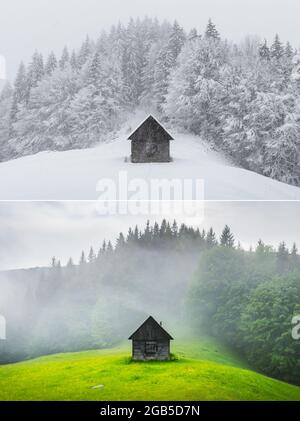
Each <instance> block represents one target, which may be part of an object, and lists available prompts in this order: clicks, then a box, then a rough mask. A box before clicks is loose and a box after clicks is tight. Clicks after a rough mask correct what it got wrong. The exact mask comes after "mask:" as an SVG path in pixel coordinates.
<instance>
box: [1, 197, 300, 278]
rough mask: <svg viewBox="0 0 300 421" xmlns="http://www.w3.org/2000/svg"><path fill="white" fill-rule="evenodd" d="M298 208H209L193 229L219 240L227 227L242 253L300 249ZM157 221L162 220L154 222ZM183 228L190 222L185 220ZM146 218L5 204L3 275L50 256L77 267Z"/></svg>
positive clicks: (82, 207) (83, 206)
mask: <svg viewBox="0 0 300 421" xmlns="http://www.w3.org/2000/svg"><path fill="white" fill-rule="evenodd" d="M299 214H300V202H276V203H275V202H206V203H205V209H204V217H203V218H202V215H203V214H202V213H201V214H200V217H199V219H194V220H192V222H193V225H194V226H199V227H200V228H205V229H207V228H209V227H210V226H213V227H214V228H215V230H216V232H217V233H218V235H219V234H220V232H221V230H222V229H223V227H224V225H225V224H229V225H230V226H231V227H232V230H233V232H234V234H235V236H236V238H237V239H239V240H240V241H241V243H242V244H243V246H244V247H246V248H248V247H249V246H250V245H255V244H256V243H257V240H258V239H259V238H262V239H263V240H264V241H265V242H266V243H269V244H272V245H274V246H277V245H278V243H279V242H280V241H282V240H285V241H286V242H287V244H288V246H289V247H291V246H292V243H293V242H294V241H296V242H297V243H298V244H299V246H300V224H299ZM150 219H151V220H152V221H153V220H155V219H156V220H159V219H161V218H155V217H153V218H150ZM177 219H178V221H180V222H188V223H189V222H191V221H190V219H188V220H187V218H185V217H183V216H181V217H178V218H177ZM146 220H147V217H137V216H135V217H134V216H106V217H105V216H100V215H99V213H98V212H97V209H96V207H95V203H92V202H2V203H1V204H0V227H1V231H0V270H4V269H13V268H21V267H35V266H43V265H48V264H49V262H50V260H51V257H52V256H57V257H58V258H60V259H61V260H62V263H63V264H65V262H66V261H67V259H68V257H69V256H72V257H73V258H74V260H75V261H76V262H77V261H78V260H79V256H80V253H81V250H83V249H84V250H85V251H87V252H88V251H89V248H90V246H93V247H95V249H96V250H97V249H98V248H99V246H100V245H101V244H102V242H103V240H104V239H108V240H112V241H113V242H114V240H115V238H116V236H117V235H118V234H119V232H120V231H123V232H124V233H125V232H127V230H128V228H129V226H134V225H135V224H138V225H139V226H141V227H142V226H143V225H144V224H145V223H146Z"/></svg>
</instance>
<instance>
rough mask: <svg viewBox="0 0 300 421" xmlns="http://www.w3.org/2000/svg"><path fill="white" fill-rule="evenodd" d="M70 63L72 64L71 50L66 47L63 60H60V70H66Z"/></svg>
mask: <svg viewBox="0 0 300 421" xmlns="http://www.w3.org/2000/svg"><path fill="white" fill-rule="evenodd" d="M69 62H70V54H69V50H68V48H67V47H64V49H63V52H62V55H61V58H60V60H59V67H60V69H61V70H64V69H65V68H66V66H67V64H68V63H69Z"/></svg>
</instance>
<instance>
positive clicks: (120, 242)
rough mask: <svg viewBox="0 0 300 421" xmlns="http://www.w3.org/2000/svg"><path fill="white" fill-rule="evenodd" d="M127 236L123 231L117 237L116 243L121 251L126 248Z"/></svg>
mask: <svg viewBox="0 0 300 421" xmlns="http://www.w3.org/2000/svg"><path fill="white" fill-rule="evenodd" d="M125 244H126V243H125V238H124V235H123V233H122V232H120V234H119V237H118V238H117V243H116V250H117V251H120V250H122V249H123V248H124V246H125Z"/></svg>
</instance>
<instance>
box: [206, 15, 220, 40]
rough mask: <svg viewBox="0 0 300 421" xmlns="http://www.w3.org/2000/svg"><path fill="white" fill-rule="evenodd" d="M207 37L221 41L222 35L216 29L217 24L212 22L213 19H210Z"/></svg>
mask: <svg viewBox="0 0 300 421" xmlns="http://www.w3.org/2000/svg"><path fill="white" fill-rule="evenodd" d="M205 37H206V38H209V39H214V40H219V39H220V34H219V32H218V31H217V29H216V26H215V24H214V23H213V22H212V20H211V19H209V21H208V24H207V27H206V31H205Z"/></svg>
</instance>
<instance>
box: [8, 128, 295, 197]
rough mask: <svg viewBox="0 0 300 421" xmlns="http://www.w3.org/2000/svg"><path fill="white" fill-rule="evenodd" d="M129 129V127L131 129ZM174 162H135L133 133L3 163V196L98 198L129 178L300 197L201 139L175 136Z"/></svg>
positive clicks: (213, 192)
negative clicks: (103, 183)
mask: <svg viewBox="0 0 300 421" xmlns="http://www.w3.org/2000/svg"><path fill="white" fill-rule="evenodd" d="M127 129H128V128H127ZM172 134H173V135H174V137H175V141H174V142H171V155H172V157H173V162H171V163H164V164H132V163H130V162H126V157H129V156H130V142H129V141H127V140H126V139H127V136H128V132H126V130H123V132H120V134H119V135H118V137H117V138H116V139H115V140H114V141H112V142H110V143H105V144H101V145H99V146H97V147H95V148H92V149H84V150H71V151H66V152H42V153H39V154H37V155H33V156H27V157H23V158H19V159H16V160H13V161H9V162H4V163H1V164H0V180H1V185H0V200H77V199H79V200H89V199H92V200H93V199H97V198H98V196H99V193H98V192H97V191H96V185H97V182H98V181H99V180H101V179H104V178H105V179H107V178H111V179H113V180H117V179H118V175H119V172H120V171H127V175H128V180H131V179H136V178H138V179H144V180H146V181H149V180H151V179H162V178H165V179H169V180H170V179H178V178H179V179H191V178H192V179H203V180H204V198H205V199H206V200H295V199H298V200H300V188H297V187H293V186H290V185H287V184H284V183H280V182H278V181H275V180H272V179H270V178H267V177H264V176H261V175H259V174H256V173H254V172H250V171H247V170H244V169H241V168H237V167H234V166H232V165H231V164H230V163H228V162H226V160H225V159H224V158H223V157H222V156H220V155H218V154H217V153H215V152H213V151H211V150H210V149H209V148H208V146H207V145H205V144H204V143H203V142H202V141H201V140H200V139H199V138H197V137H195V136H192V135H183V134H177V135H176V134H174V133H172Z"/></svg>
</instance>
